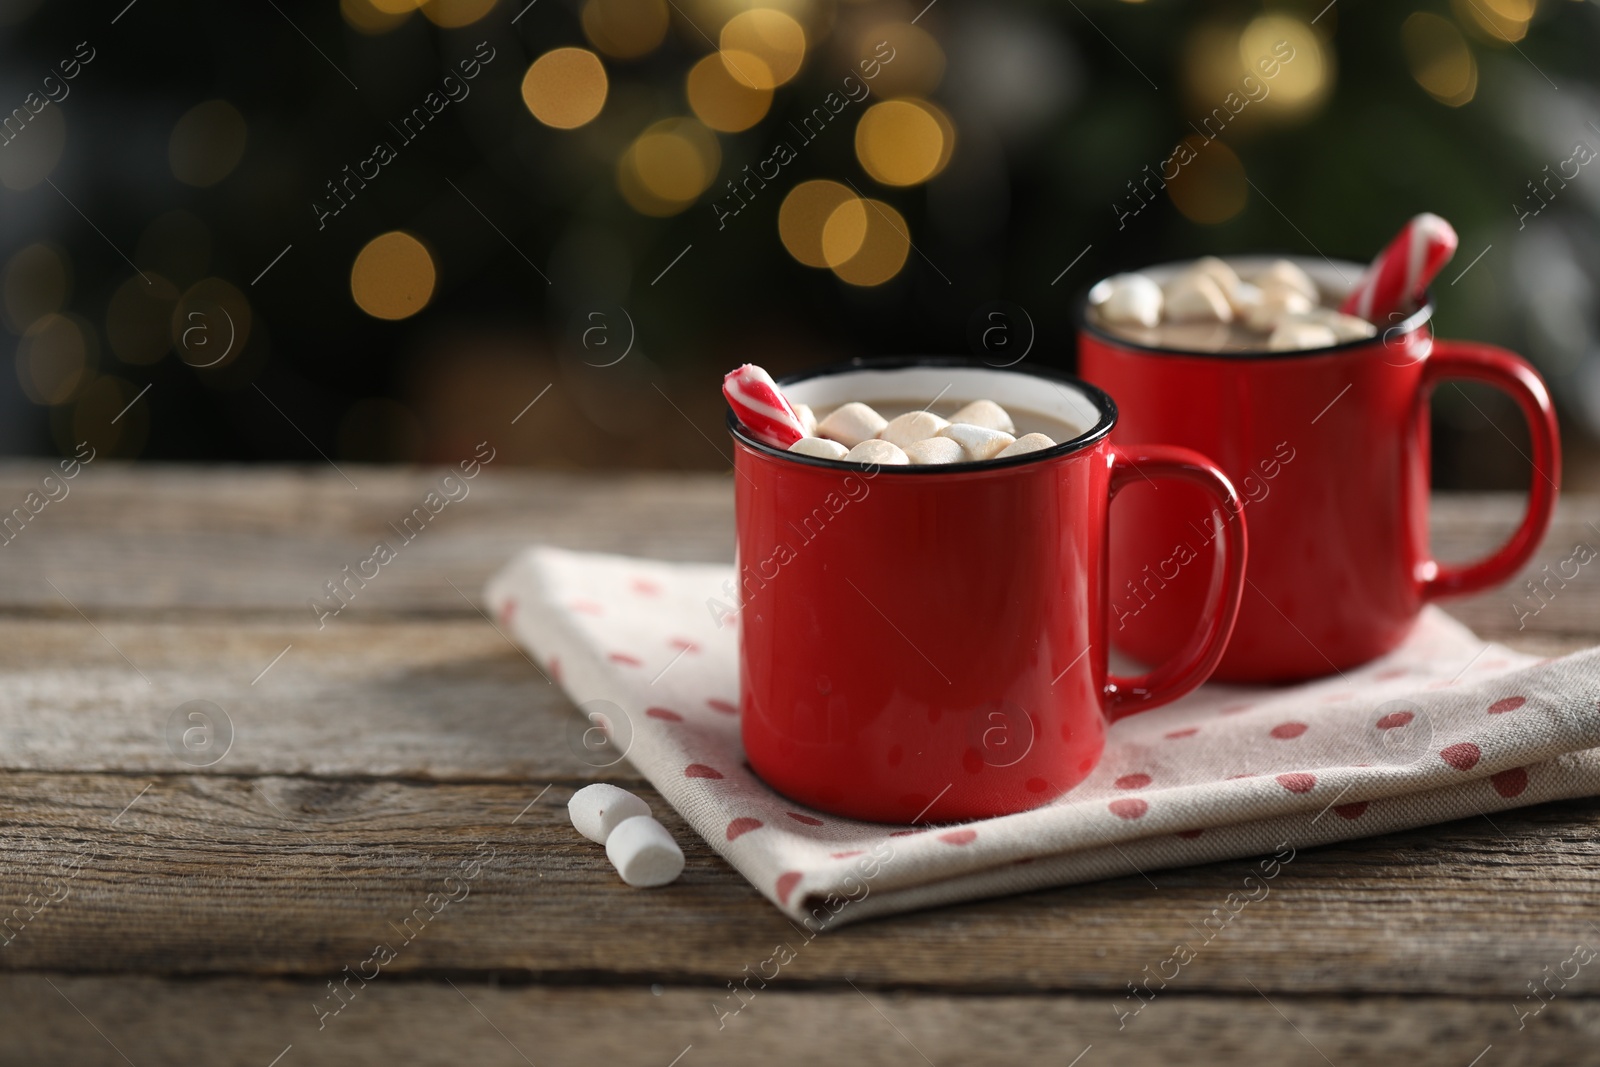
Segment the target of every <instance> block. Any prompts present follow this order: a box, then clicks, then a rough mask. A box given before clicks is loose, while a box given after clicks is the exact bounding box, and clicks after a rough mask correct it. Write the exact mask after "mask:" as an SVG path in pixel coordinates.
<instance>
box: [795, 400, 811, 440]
mask: <svg viewBox="0 0 1600 1067" xmlns="http://www.w3.org/2000/svg"><path fill="white" fill-rule="evenodd" d="M789 406H790V407H792V408H794V413H795V415H796V416H798V417H799V419H800V428H801V429H802V430H804V431H805V432H806V436H807V437H815V436H817V413H816V412H814V411H812V410H811V405H810V404H790V405H789Z"/></svg>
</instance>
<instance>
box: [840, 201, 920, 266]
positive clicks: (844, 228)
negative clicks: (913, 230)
mask: <svg viewBox="0 0 1600 1067" xmlns="http://www.w3.org/2000/svg"><path fill="white" fill-rule="evenodd" d="M852 248H854V249H855V251H854V252H851V251H850V249H852ZM910 250H911V238H910V229H909V228H908V227H907V226H906V220H905V218H904V216H902V215H901V214H900V212H898V211H896V210H895V209H894V208H893V207H891V206H889V205H888V204H885V203H884V202H883V201H881V200H863V199H861V198H860V197H852V198H851V199H850V200H847V201H845V202H844V203H843V204H840V205H839V206H838V207H836V208H834V210H833V213H832V214H831V215H829V216H828V221H827V222H826V223H824V224H823V227H822V254H823V257H824V258H826V259H827V260H828V261H829V262H830V264H831V265H832V267H833V273H834V274H836V275H838V277H839V279H840V280H841V281H845V282H848V283H849V284H851V285H859V286H872V285H882V284H883V283H884V282H886V281H888V280H889V279H890V278H893V277H894V276H895V275H896V274H899V273H900V268H901V267H904V266H905V264H906V255H907V254H908V253H909V252H910Z"/></svg>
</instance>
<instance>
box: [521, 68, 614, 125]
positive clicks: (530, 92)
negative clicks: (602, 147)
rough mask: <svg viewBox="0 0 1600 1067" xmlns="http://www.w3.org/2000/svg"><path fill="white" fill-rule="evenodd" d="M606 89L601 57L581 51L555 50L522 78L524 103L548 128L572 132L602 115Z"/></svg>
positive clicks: (604, 69)
mask: <svg viewBox="0 0 1600 1067" xmlns="http://www.w3.org/2000/svg"><path fill="white" fill-rule="evenodd" d="M607 88H608V83H607V81H606V68H605V67H603V66H601V64H600V57H599V56H597V55H595V54H594V53H593V52H590V51H587V50H585V49H582V48H556V49H552V50H551V51H549V52H546V53H545V54H544V55H542V56H540V57H539V58H538V59H536V60H534V61H533V65H532V66H530V67H529V68H528V73H527V74H525V75H523V77H522V102H523V103H524V104H526V105H527V106H528V110H529V111H530V112H532V113H533V117H534V118H536V119H538V120H539V121H540V122H542V123H544V124H545V125H546V126H553V127H555V128H556V129H558V130H572V129H576V128H577V127H579V126H582V125H584V124H585V123H587V122H589V121H591V120H592V119H593V118H594V117H595V116H596V115H598V114H600V109H601V108H603V107H605V104H606V91H607Z"/></svg>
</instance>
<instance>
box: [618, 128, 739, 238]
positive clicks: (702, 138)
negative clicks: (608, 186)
mask: <svg viewBox="0 0 1600 1067" xmlns="http://www.w3.org/2000/svg"><path fill="white" fill-rule="evenodd" d="M721 165H722V150H721V148H719V147H718V145H717V138H716V136H715V135H714V134H713V133H712V132H711V131H710V130H708V129H706V128H705V127H704V126H702V125H701V124H700V123H698V122H696V121H695V120H694V119H689V118H673V119H663V120H662V121H660V122H657V123H655V124H654V125H652V126H650V127H649V128H648V129H646V130H645V131H644V132H643V133H641V134H640V135H639V136H638V138H637V139H635V140H634V142H633V143H632V144H631V145H629V146H628V148H627V150H626V151H625V152H623V154H622V158H621V159H620V160H619V161H618V163H617V188H618V190H619V191H620V192H621V193H622V196H623V199H625V200H627V202H628V204H629V205H630V206H631V207H632V208H633V209H634V210H635V211H638V212H639V213H641V214H644V215H654V216H657V217H664V216H667V215H676V214H678V213H679V212H681V211H683V210H684V209H685V208H687V207H688V206H689V205H690V204H692V203H694V202H695V200H696V199H698V198H699V196H700V194H701V193H703V192H705V191H706V189H707V188H708V187H709V186H710V185H711V182H712V181H713V180H714V179H715V178H716V176H717V168H719V167H720V166H721Z"/></svg>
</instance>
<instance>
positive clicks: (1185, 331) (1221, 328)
mask: <svg viewBox="0 0 1600 1067" xmlns="http://www.w3.org/2000/svg"><path fill="white" fill-rule="evenodd" d="M1228 339H1229V333H1228V324H1227V323H1225V322H1184V323H1174V324H1173V325H1171V326H1167V327H1166V328H1165V329H1163V330H1162V331H1161V335H1160V336H1159V337H1158V338H1156V339H1155V340H1153V341H1150V342H1148V343H1149V344H1152V345H1154V346H1156V347H1158V348H1176V349H1180V350H1187V351H1190V352H1221V351H1222V350H1223V349H1224V348H1226V347H1227V346H1228Z"/></svg>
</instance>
